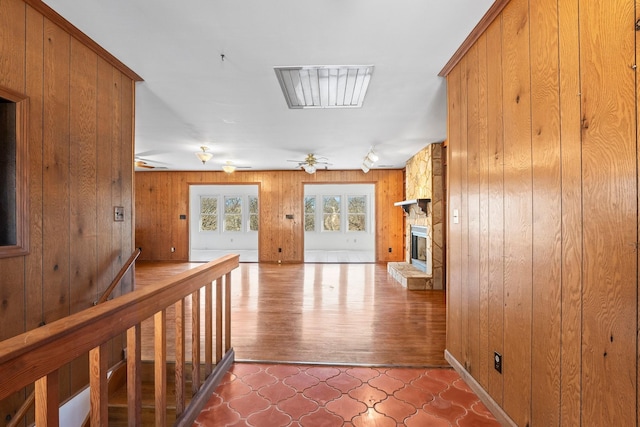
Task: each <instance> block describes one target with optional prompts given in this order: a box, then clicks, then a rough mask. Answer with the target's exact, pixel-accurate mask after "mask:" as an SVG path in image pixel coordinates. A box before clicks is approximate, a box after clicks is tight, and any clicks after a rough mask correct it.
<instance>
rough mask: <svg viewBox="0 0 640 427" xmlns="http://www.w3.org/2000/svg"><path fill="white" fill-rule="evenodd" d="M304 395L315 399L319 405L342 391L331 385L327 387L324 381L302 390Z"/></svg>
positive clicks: (337, 395)
mask: <svg viewBox="0 0 640 427" xmlns="http://www.w3.org/2000/svg"><path fill="white" fill-rule="evenodd" d="M302 394H304V395H305V396H306V397H308V398H310V399H313V400H315V401H316V402H318V403H319V404H320V405H325V404H326V403H327V402H330V401H332V400H333V399H335V398H337V397H339V396H340V395H341V394H342V393H340V392H339V391H338V390H336V389H335V388H333V387H329V386H328V385H327V384H326V383H320V384H317V385H314V386H313V387H309V388H308V389H306V390H305V391H304V392H302Z"/></svg>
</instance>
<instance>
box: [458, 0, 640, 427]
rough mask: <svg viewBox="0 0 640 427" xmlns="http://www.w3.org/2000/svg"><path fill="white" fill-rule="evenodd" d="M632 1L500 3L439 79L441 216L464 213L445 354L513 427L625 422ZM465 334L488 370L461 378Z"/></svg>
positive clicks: (631, 404) (632, 217) (633, 95)
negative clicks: (443, 131) (495, 357)
mask: <svg viewBox="0 0 640 427" xmlns="http://www.w3.org/2000/svg"><path fill="white" fill-rule="evenodd" d="M637 3H638V2H637V1H636V0H612V1H611V2H607V3H606V4H601V2H596V1H594V0H567V1H562V2H557V1H555V0H540V1H536V2H533V1H530V0H511V1H510V2H508V5H507V6H506V7H505V8H504V9H503V10H502V12H501V13H500V14H499V15H498V16H497V17H496V19H495V21H494V22H493V23H492V24H491V25H490V26H489V27H488V28H487V30H486V32H485V34H484V35H483V36H480V37H479V38H478V39H477V41H476V44H475V46H474V47H473V48H471V49H470V50H468V51H467V53H466V54H465V56H464V57H463V58H462V59H461V60H460V61H459V62H458V63H457V65H456V66H455V67H454V68H453V69H452V71H451V72H450V74H449V75H448V89H449V124H448V132H449V133H448V135H449V138H448V144H449V150H448V151H449V161H448V171H449V176H448V182H449V184H450V186H449V206H450V211H449V220H451V218H452V216H451V209H453V208H455V207H456V206H462V207H464V206H465V200H466V201H467V203H468V208H469V209H468V210H469V216H470V218H468V224H464V222H463V221H464V220H465V219H466V218H464V216H463V217H462V218H461V220H462V221H461V222H463V224H462V226H461V227H459V226H457V225H456V224H455V223H453V222H451V221H449V222H448V231H449V233H448V238H449V240H448V245H449V251H448V266H447V271H448V273H449V277H450V280H453V281H454V282H453V283H449V292H448V304H449V305H448V322H449V324H448V328H447V349H448V350H449V352H450V353H451V354H452V355H453V356H454V357H455V358H456V359H457V360H458V361H459V362H460V363H461V365H463V366H466V369H467V370H468V371H470V373H471V374H472V375H473V376H474V379H475V380H476V381H477V382H478V383H479V384H480V385H481V386H484V387H485V389H486V390H487V392H488V394H489V395H490V396H491V397H492V398H493V400H494V402H495V403H497V404H498V405H499V406H500V407H501V409H502V410H504V411H505V412H506V413H507V415H508V416H510V417H511V418H512V420H513V421H514V422H515V424H517V425H522V426H527V425H528V426H536V425H545V426H546V425H561V426H576V425H585V426H586V425H638V418H636V417H637V416H638V399H639V396H638V390H637V384H638V378H639V374H640V373H639V372H638V365H637V358H638V354H640V353H639V343H638V338H637V328H638V262H639V258H638V257H639V255H638V251H637V236H638V218H639V217H638V200H639V196H638V164H639V159H638V153H637V138H638V129H637V123H638V121H637V119H636V115H637V111H638V109H637V97H638V93H637V87H636V75H635V71H634V70H635V67H634V64H635V63H636V56H635V55H636V49H637V45H636V41H635V39H636V37H637V35H636V32H635V31H634V28H632V27H633V25H632V24H633V23H634V22H635V18H636V16H635V10H636V4H637ZM485 39H486V40H485ZM485 42H486V62H484V63H483V60H482V54H481V53H480V54H479V55H478V57H477V58H476V53H475V51H474V50H477V51H478V52H482V51H483V49H484V43H485ZM476 63H477V65H476V67H477V71H476V70H474V68H473V67H474V66H473V65H472V64H476ZM485 67H486V79H487V82H486V88H487V94H486V104H487V109H486V135H487V142H488V153H487V154H488V155H487V161H488V164H487V168H488V170H487V173H488V178H487V180H488V181H487V184H486V185H487V187H488V190H487V191H488V193H487V194H488V195H487V197H488V211H487V212H488V213H487V215H488V226H487V228H486V229H485V227H484V226H483V224H484V220H483V215H484V213H483V212H484V208H483V199H484V197H485V196H484V194H485V190H484V186H485V184H484V182H483V176H484V173H485V172H484V170H485V169H484V168H485V166H484V164H483V160H482V159H483V157H484V156H483V155H482V153H483V152H484V149H483V148H482V144H483V142H482V135H483V134H484V132H483V126H484V122H483V120H484V117H485V113H484V112H483V110H482V105H483V103H484V101H482V100H483V95H482V91H483V87H484V84H483V76H484V74H483V73H484V68H485ZM475 73H478V82H479V92H478V94H479V95H478V98H476V92H475V82H474V79H473V76H474V74H475ZM466 76H469V77H470V78H466ZM478 99H480V101H479V102H478ZM476 103H478V104H479V108H480V110H479V114H478V116H477V118H476V117H475V113H474V112H475V108H476ZM465 112H471V113H469V114H466V115H465ZM475 120H477V121H478V122H477V123H473V121H475ZM475 131H478V138H479V139H478V141H479V148H476V147H475V145H474V139H473V138H472V137H470V138H467V136H470V135H471V134H474V133H475ZM478 154H480V157H479V160H478V161H476V160H475V157H476V155H478ZM476 169H478V170H477V172H476ZM476 189H478V196H476V194H474V192H476ZM477 199H479V206H480V208H479V211H478V214H479V222H478V223H477V224H476V223H475V221H474V219H473V218H471V216H473V215H474V214H475V212H476V211H475V204H476V200H477ZM462 211H463V212H464V211H465V209H462ZM465 233H466V234H467V236H465V235H464V234H465ZM478 233H479V236H478V235H477V234H478ZM485 234H488V235H487V236H485ZM485 242H488V243H485ZM457 245H461V247H460V248H459V249H458V248H457V247H456V246H457ZM477 247H479V250H480V253H482V252H484V250H485V248H487V251H488V255H487V256H488V261H487V262H488V301H487V307H486V316H487V322H488V328H487V329H486V331H484V329H483V326H482V322H483V316H484V313H485V308H484V306H483V293H484V290H483V287H482V286H483V285H482V283H483V280H484V279H483V274H484V273H483V265H484V262H485V261H484V259H483V258H482V256H480V258H479V259H478V262H479V267H480V273H479V276H478V277H479V283H480V288H479V289H480V292H479V293H478V292H477V290H476V283H475V282H476V268H477V267H476V257H475V256H473V255H472V253H473V251H475V250H476V248H477ZM456 270H460V271H456ZM456 280H457V283H455V281H456ZM458 284H461V285H460V286H458V287H456V286H457V285H458ZM465 285H466V286H465ZM459 289H461V290H462V293H461V294H458V293H457V291H458V290H459ZM476 306H479V307H480V325H479V327H478V328H477V330H476V328H475V327H469V328H467V329H465V327H464V316H465V314H464V312H465V311H468V312H470V313H473V316H474V317H475V313H474V310H475V307H476ZM460 312H462V314H461V315H458V313H460ZM461 318H462V319H463V322H462V325H460V324H459V323H460V319H461ZM472 324H473V322H471V321H470V323H469V325H472ZM476 334H479V335H480V337H479V339H480V346H482V343H483V341H484V340H487V341H488V347H487V350H488V353H489V355H491V353H492V352H493V351H497V352H501V353H502V355H503V374H502V375H501V374H499V373H498V372H496V371H495V370H493V367H492V365H493V361H492V360H491V359H490V358H487V359H485V360H486V361H485V360H480V362H479V363H486V364H487V365H488V366H486V367H483V369H481V370H480V372H478V370H477V369H476V370H474V369H473V364H474V362H473V359H474V357H473V355H474V353H475V350H474V348H473V346H474V345H475V340H476V339H477V338H476ZM485 334H487V335H488V337H486V336H485ZM467 344H468V345H469V348H468V349H465V348H464V346H465V345H467ZM480 353H482V350H481V351H480ZM470 355H471V360H470V359H469V356H470ZM485 369H486V370H488V385H487V384H485V382H484V378H483V374H484V372H485Z"/></svg>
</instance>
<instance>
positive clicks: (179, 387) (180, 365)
mask: <svg viewBox="0 0 640 427" xmlns="http://www.w3.org/2000/svg"><path fill="white" fill-rule="evenodd" d="M175 307H176V418H177V417H178V416H180V414H182V412H183V411H184V403H185V393H184V389H185V377H184V366H185V357H184V351H185V350H184V349H185V339H184V334H185V325H184V320H185V313H184V298H183V299H181V300H180V301H178V302H176V304H175Z"/></svg>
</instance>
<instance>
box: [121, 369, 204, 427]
mask: <svg viewBox="0 0 640 427" xmlns="http://www.w3.org/2000/svg"><path fill="white" fill-rule="evenodd" d="M126 370H127V367H126V365H125V364H123V365H122V366H120V367H119V368H118V369H116V370H115V371H114V372H113V374H112V376H111V379H110V381H109V427H112V426H114V427H128V425H129V424H128V417H127V383H126ZM185 372H186V373H185V376H186V377H187V378H186V384H185V395H186V396H187V397H186V401H185V406H186V405H187V404H188V403H189V401H190V400H191V398H190V397H191V396H192V394H193V393H192V390H191V374H190V373H191V365H190V364H189V365H187V369H185ZM201 375H202V376H203V375H204V372H203V373H201ZM174 379H175V365H174V364H173V363H169V362H168V363H167V406H166V413H167V425H168V426H172V425H173V423H174V422H175V420H176V403H175V402H176V392H175V383H174ZM142 425H143V426H153V425H155V385H154V363H153V361H143V362H142Z"/></svg>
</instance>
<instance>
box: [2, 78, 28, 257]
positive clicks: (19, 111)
mask: <svg viewBox="0 0 640 427" xmlns="http://www.w3.org/2000/svg"><path fill="white" fill-rule="evenodd" d="M0 97H1V98H4V99H8V100H9V101H12V102H14V103H15V106H16V244H15V245H9V246H0V258H9V257H16V256H22V255H27V254H28V253H29V222H30V218H29V136H28V132H27V129H28V128H29V126H28V121H29V98H28V97H27V96H26V95H23V94H20V93H18V92H15V91H12V90H11V89H8V88H5V87H0Z"/></svg>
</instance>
